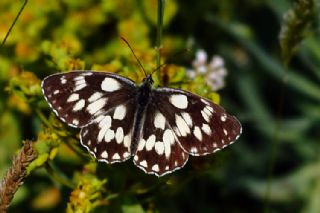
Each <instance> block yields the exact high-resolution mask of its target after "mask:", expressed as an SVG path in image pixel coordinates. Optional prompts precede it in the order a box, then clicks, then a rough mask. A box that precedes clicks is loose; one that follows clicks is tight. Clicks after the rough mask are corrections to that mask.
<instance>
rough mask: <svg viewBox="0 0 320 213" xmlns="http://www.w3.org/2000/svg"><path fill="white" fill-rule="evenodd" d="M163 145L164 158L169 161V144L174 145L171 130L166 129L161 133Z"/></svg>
mask: <svg viewBox="0 0 320 213" xmlns="http://www.w3.org/2000/svg"><path fill="white" fill-rule="evenodd" d="M162 140H163V144H164V153H165V155H166V158H167V159H169V157H170V154H171V144H174V141H175V139H174V135H173V132H172V130H170V129H167V130H166V131H165V132H164V133H163V138H162Z"/></svg>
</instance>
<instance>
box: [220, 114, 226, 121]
mask: <svg viewBox="0 0 320 213" xmlns="http://www.w3.org/2000/svg"><path fill="white" fill-rule="evenodd" d="M220 119H221V121H222V122H225V121H226V120H227V115H226V114H222V115H221V117H220Z"/></svg>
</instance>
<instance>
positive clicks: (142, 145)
mask: <svg viewBox="0 0 320 213" xmlns="http://www.w3.org/2000/svg"><path fill="white" fill-rule="evenodd" d="M145 144H146V140H144V139H143V138H142V139H141V140H140V141H139V143H138V151H141V150H143V148H144V145H145Z"/></svg>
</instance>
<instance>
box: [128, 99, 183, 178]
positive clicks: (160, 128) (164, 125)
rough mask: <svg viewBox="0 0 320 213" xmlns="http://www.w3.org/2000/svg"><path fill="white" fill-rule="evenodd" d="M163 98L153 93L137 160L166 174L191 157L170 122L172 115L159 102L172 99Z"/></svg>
mask: <svg viewBox="0 0 320 213" xmlns="http://www.w3.org/2000/svg"><path fill="white" fill-rule="evenodd" d="M159 101H160V100H158V97H154V96H153V97H151V101H150V103H149V105H148V107H147V109H146V111H145V118H144V123H143V125H142V127H141V134H140V137H139V138H140V140H139V141H138V144H137V148H136V151H135V155H134V158H133V161H134V163H135V165H136V166H138V167H139V168H140V169H142V170H143V171H145V172H146V173H148V174H155V175H157V176H162V175H165V174H167V173H170V172H173V171H175V170H177V169H179V168H182V167H183V166H184V165H185V164H186V162H187V161H188V157H189V154H188V153H187V152H185V151H184V150H183V148H182V147H181V145H180V143H179V141H178V137H177V135H176V134H175V133H174V131H173V129H172V127H171V126H170V123H169V122H168V116H170V117H171V115H170V114H167V113H168V112H165V111H163V110H161V111H160V109H161V106H160V105H159V104H164V105H166V104H168V103H161V102H159Z"/></svg>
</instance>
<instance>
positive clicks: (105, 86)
mask: <svg viewBox="0 0 320 213" xmlns="http://www.w3.org/2000/svg"><path fill="white" fill-rule="evenodd" d="M41 87H42V92H43V94H44V96H45V98H46V100H47V102H48V103H49V105H50V107H51V108H52V109H53V111H54V112H55V113H56V115H57V116H58V117H59V118H60V119H61V120H62V121H64V122H66V123H67V124H68V125H70V126H72V127H82V126H85V125H87V124H88V123H89V121H91V120H92V119H93V118H94V117H97V116H99V115H100V114H103V113H105V111H106V110H107V109H111V108H113V107H115V106H116V105H118V104H120V103H124V102H126V101H127V100H128V99H130V98H134V94H135V92H136V90H137V87H136V86H135V83H134V82H133V81H131V80H129V79H127V78H124V77H121V76H119V75H116V74H113V73H107V72H92V71H91V72H86V71H73V72H68V73H61V74H54V75H51V76H48V77H47V78H45V79H44V80H43V81H42V85H41ZM110 100H111V101H110Z"/></svg>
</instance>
